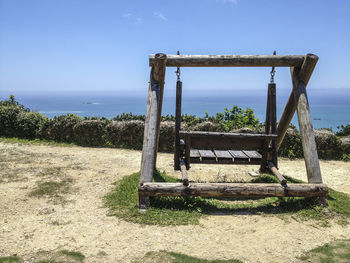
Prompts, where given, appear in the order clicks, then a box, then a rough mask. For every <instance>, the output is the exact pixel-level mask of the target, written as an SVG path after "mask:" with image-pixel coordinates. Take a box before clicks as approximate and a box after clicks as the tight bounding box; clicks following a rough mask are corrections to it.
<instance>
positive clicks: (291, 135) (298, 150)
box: [278, 128, 303, 159]
mask: <svg viewBox="0 0 350 263" xmlns="http://www.w3.org/2000/svg"><path fill="white" fill-rule="evenodd" d="M278 154H279V155H280V156H282V157H287V158H290V159H294V158H301V157H303V146H302V144H301V137H300V134H299V132H298V130H297V129H296V128H288V129H287V132H286V135H285V136H284V139H283V142H282V144H281V146H280V148H279V150H278Z"/></svg>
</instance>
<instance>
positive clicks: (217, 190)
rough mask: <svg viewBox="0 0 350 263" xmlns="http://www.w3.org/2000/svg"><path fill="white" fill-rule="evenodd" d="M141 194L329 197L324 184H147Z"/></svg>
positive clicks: (141, 188)
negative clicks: (284, 185) (285, 185)
mask: <svg viewBox="0 0 350 263" xmlns="http://www.w3.org/2000/svg"><path fill="white" fill-rule="evenodd" d="M139 192H141V193H142V194H144V195H147V196H203V197H218V196H222V197H238V196H245V197H269V196H277V197H283V196H305V197H313V196H321V197H322V196H327V194H328V187H327V185H324V184H289V185H288V186H287V187H282V186H281V185H280V184H252V183H190V184H189V185H188V186H184V185H183V184H182V183H145V184H143V185H142V186H139Z"/></svg>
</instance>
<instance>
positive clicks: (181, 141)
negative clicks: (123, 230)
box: [138, 53, 328, 209]
mask: <svg viewBox="0 0 350 263" xmlns="http://www.w3.org/2000/svg"><path fill="white" fill-rule="evenodd" d="M317 60H318V57H317V56H316V55H313V54H307V55H306V56H291V55H287V56H281V55H279V56H277V55H275V53H274V55H273V56H261V55H260V56H204V55H203V56H198V55H179V53H178V54H177V55H168V56H167V55H165V54H161V53H160V54H156V55H151V56H150V61H149V62H150V66H151V67H152V69H151V76H150V86H149V93H148V102H147V113H146V121H145V132H144V141H143V149H142V161H141V174H140V184H139V188H138V191H139V207H140V208H141V209H144V208H146V207H147V206H148V204H149V196H191V195H193V196H211V197H214V196H226V197H232V196H249V197H267V196H305V197H314V196H318V197H324V196H326V195H327V193H328V188H327V186H326V185H324V184H322V177H321V171H320V166H319V160H318V155H317V151H316V142H315V137H314V132H313V128H312V123H311V117H310V110H309V105H308V100H307V94H306V85H307V83H308V81H309V79H310V77H311V74H312V72H313V69H314V67H315V66H316V63H317ZM253 66H256V67H272V71H271V81H270V83H269V84H268V95H267V107H266V121H265V133H263V134H250V133H248V134H247V133H220V132H199V131H180V124H181V97H182V82H181V80H180V67H253ZM166 67H177V76H178V79H177V83H176V120H175V152H174V169H175V170H181V173H182V183H155V182H152V179H153V172H154V169H155V167H156V156H157V150H158V141H159V127H160V118H161V109H162V100H163V90H164V79H165V69H166ZM275 67H290V68H291V74H292V81H293V91H292V93H291V95H290V97H289V100H288V102H287V105H286V107H285V109H284V112H283V114H282V117H281V119H280V122H279V125H278V127H277V125H276V84H275V83H274V78H273V77H274V73H275V70H274V69H275ZM296 110H297V113H298V121H299V126H300V132H301V137H302V145H303V151H304V159H305V164H306V170H307V177H308V182H309V184H288V185H287V181H286V180H285V178H284V177H283V176H282V175H281V174H280V173H279V172H278V163H277V150H278V147H279V146H280V145H281V143H282V141H283V138H284V136H285V133H286V131H287V128H288V126H289V123H290V121H291V119H292V118H293V115H294V113H295V111H296ZM191 163H206V164H255V165H257V164H258V165H259V164H260V172H266V171H270V172H272V173H273V174H274V175H275V176H276V177H277V178H278V180H279V181H280V184H252V183H189V180H188V174H187V170H188V169H190V164H191Z"/></svg>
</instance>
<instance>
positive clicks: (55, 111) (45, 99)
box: [0, 94, 350, 130]
mask: <svg viewBox="0 0 350 263" xmlns="http://www.w3.org/2000/svg"><path fill="white" fill-rule="evenodd" d="M185 95H186V94H185ZM7 96H8V95H5V96H0V99H4V98H6V97H7ZM16 99H17V100H18V101H19V102H20V103H22V104H24V105H25V106H26V107H28V108H30V109H32V110H34V111H38V112H41V113H42V114H44V115H46V116H48V117H51V118H52V117H54V116H59V115H63V114H67V113H75V114H77V115H80V116H98V117H103V116H104V117H107V118H112V117H114V116H116V115H118V114H121V113H123V112H126V113H130V112H132V113H133V114H145V111H146V103H147V98H146V96H139V97H135V96H126V97H118V96H98V95H96V96H50V95H45V96H44V95H42V96H30V95H26V96H16ZM287 99H288V94H286V95H280V96H278V97H277V118H278V120H279V118H280V116H281V114H282V112H283V109H284V105H285V103H286V101H287ZM309 102H310V108H311V115H312V119H313V126H314V128H316V129H318V128H332V129H333V130H337V126H339V125H342V124H343V125H347V124H350V97H348V96H342V95H341V94H340V95H339V96H333V97H332V96H323V95H322V94H320V95H319V96H313V97H312V98H311V96H310V94H309ZM232 105H238V106H239V107H242V108H246V107H250V108H252V109H253V110H254V111H255V115H256V116H257V117H258V119H259V120H260V121H261V122H263V121H264V120H265V111H266V95H264V94H253V95H252V94H251V95H249V96H242V95H234V94H233V95H228V96H204V95H203V96H200V95H199V96H183V102H182V106H183V107H182V113H187V114H194V115H197V116H204V115H205V111H208V113H209V114H210V115H213V114H215V113H217V112H223V111H224V108H226V107H228V108H230V107H232ZM162 114H163V115H166V114H173V115H174V114H175V98H173V97H167V96H165V98H164V103H163V111H162ZM292 123H293V124H295V125H297V118H296V116H294V119H293V121H292Z"/></svg>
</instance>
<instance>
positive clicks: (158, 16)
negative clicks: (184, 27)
mask: <svg viewBox="0 0 350 263" xmlns="http://www.w3.org/2000/svg"><path fill="white" fill-rule="evenodd" d="M153 15H154V16H155V17H157V18H159V19H161V20H163V21H167V20H168V19H167V18H166V17H165V15H163V14H162V13H161V12H154V13H153Z"/></svg>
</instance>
